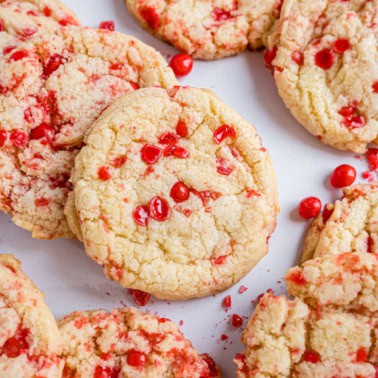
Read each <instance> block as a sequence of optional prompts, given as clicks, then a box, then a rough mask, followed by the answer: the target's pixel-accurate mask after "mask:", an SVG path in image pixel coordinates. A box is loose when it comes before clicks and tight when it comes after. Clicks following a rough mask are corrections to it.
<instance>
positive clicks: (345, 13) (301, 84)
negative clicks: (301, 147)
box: [265, 0, 378, 153]
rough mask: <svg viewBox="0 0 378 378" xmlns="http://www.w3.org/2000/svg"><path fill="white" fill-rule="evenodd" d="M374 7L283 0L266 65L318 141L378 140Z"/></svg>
mask: <svg viewBox="0 0 378 378" xmlns="http://www.w3.org/2000/svg"><path fill="white" fill-rule="evenodd" d="M377 12H378V7H377V3H376V1H368V0H354V1H332V0H319V1H313V0H303V1H295V0H285V1H284V3H283V6H282V11H281V17H280V20H279V22H278V24H277V25H276V26H275V27H274V28H273V29H274V32H273V33H272V34H271V35H270V36H269V38H268V43H267V45H268V50H267V52H266V54H265V61H266V65H267V66H268V67H269V68H271V69H272V72H273V74H274V78H275V81H276V84H277V87H278V91H279V93H280V96H281V97H282V99H283V100H284V102H285V104H286V106H287V108H288V109H289V110H290V111H291V113H292V114H293V115H294V117H295V118H296V119H297V121H298V122H299V123H300V124H302V125H303V126H304V127H305V128H306V129H307V130H308V131H309V132H310V133H312V134H313V135H315V136H317V137H318V138H319V139H320V140H321V141H322V142H323V143H325V144H328V145H331V146H333V147H335V148H338V149H341V150H349V151H354V152H358V153H364V152H366V150H367V145H368V144H369V143H376V142H378V120H377V114H378V66H377V65H376V64H375V62H376V61H377V59H378V52H377V35H378V26H377V25H378V24H377V23H376V22H375V19H376V18H377V16H378V14H377Z"/></svg>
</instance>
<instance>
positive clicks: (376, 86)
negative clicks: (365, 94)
mask: <svg viewBox="0 0 378 378" xmlns="http://www.w3.org/2000/svg"><path fill="white" fill-rule="evenodd" d="M371 87H372V88H373V92H374V93H378V81H376V82H375V83H374V84H373V85H372V86H371Z"/></svg>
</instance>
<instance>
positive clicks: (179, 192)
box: [170, 181, 190, 203]
mask: <svg viewBox="0 0 378 378" xmlns="http://www.w3.org/2000/svg"><path fill="white" fill-rule="evenodd" d="M170 195H171V198H172V199H173V200H174V201H175V202H176V203H180V202H184V201H186V200H187V199H188V198H189V196H190V190H189V188H188V187H187V186H186V185H185V184H184V183H183V182H181V181H179V182H177V183H176V184H175V185H173V187H172V189H171V194H170Z"/></svg>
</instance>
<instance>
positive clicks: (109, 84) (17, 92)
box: [0, 27, 177, 239]
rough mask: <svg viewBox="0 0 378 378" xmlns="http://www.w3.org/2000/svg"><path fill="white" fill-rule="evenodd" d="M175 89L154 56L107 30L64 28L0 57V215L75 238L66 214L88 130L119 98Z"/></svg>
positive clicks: (46, 233) (39, 232)
mask: <svg viewBox="0 0 378 378" xmlns="http://www.w3.org/2000/svg"><path fill="white" fill-rule="evenodd" d="M2 34H6V33H0V37H1V35H2ZM176 84H177V81H176V78H175V77H174V74H173V72H172V70H171V69H170V68H169V67H167V65H166V62H165V61H164V60H163V58H162V56H161V55H160V54H159V53H158V52H157V51H155V50H154V49H152V48H151V47H148V46H147V45H145V44H143V43H142V42H140V41H139V40H137V39H135V38H133V37H131V36H127V35H123V34H121V33H116V32H109V31H105V30H98V29H91V28H80V27H65V28H62V29H61V30H60V31H56V32H55V33H52V34H46V35H45V36H44V37H43V38H42V36H41V37H40V38H38V39H37V40H34V41H33V43H24V44H23V45H21V46H19V47H18V48H17V49H14V50H11V51H9V52H7V53H6V54H5V55H4V54H0V171H1V180H0V209H1V210H3V211H5V212H7V213H10V214H11V215H12V216H13V221H14V222H15V223H16V224H17V225H18V226H20V227H23V228H25V229H27V230H29V231H31V232H32V234H33V237H35V238H40V239H52V238H57V237H73V234H72V232H71V230H70V229H69V227H68V224H67V221H66V219H65V216H64V211H63V210H64V205H65V202H66V198H67V194H68V192H69V190H70V188H71V185H70V184H69V182H68V179H69V177H70V173H71V168H72V166H73V163H74V159H75V156H76V154H77V152H78V151H79V150H80V148H81V146H82V139H83V136H84V134H85V132H86V131H87V129H88V128H89V127H90V126H91V125H92V123H93V122H94V121H95V120H96V118H97V117H98V116H99V115H100V114H101V113H102V111H103V110H104V109H105V108H106V107H107V106H108V105H109V104H110V103H112V102H113V101H114V99H115V98H117V97H119V96H120V95H123V94H125V93H128V92H130V91H133V90H135V89H137V88H139V87H147V86H162V87H165V88H168V87H172V86H174V85H176Z"/></svg>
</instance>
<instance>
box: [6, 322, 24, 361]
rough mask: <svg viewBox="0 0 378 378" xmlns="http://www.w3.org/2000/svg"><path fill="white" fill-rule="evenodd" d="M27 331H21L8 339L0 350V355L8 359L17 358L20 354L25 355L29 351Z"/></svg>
mask: <svg viewBox="0 0 378 378" xmlns="http://www.w3.org/2000/svg"><path fill="white" fill-rule="evenodd" d="M28 335H29V330H27V329H22V330H19V331H17V333H16V334H15V335H14V336H13V337H11V338H10V339H8V340H7V341H6V342H5V343H4V345H3V347H2V348H1V351H0V355H1V354H5V355H6V356H7V357H8V358H17V357H18V356H19V355H20V354H22V353H27V352H28V349H29V343H28V341H27V337H28Z"/></svg>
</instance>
